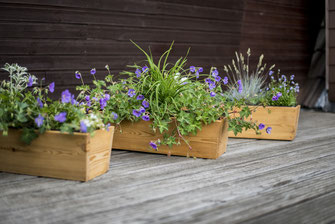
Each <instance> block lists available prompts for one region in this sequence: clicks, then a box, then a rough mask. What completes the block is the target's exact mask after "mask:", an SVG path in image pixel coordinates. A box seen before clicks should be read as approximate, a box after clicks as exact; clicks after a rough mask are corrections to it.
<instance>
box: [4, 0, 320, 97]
mask: <svg viewBox="0 0 335 224" xmlns="http://www.w3.org/2000/svg"><path fill="white" fill-rule="evenodd" d="M309 10H310V5H309V4H307V3H306V1H304V0H244V1H243V0H206V1H200V0H152V1H150V0H113V1H110V0H95V1H89V0H67V1H66V0H0V39H1V41H0V64H4V63H5V62H10V63H14V62H16V63H19V64H21V65H23V66H26V67H28V68H29V69H30V71H31V72H32V73H34V74H37V75H38V76H39V77H45V78H46V80H47V82H51V81H55V82H56V86H57V87H58V91H57V94H58V93H59V92H60V91H61V90H63V89H65V88H69V89H73V87H74V85H76V84H78V83H79V82H78V80H76V79H75V77H74V72H75V71H76V70H80V71H81V72H82V73H85V72H86V74H87V76H86V77H85V80H86V81H87V82H88V83H89V82H90V77H89V75H88V73H89V69H90V68H92V67H96V68H97V70H98V76H99V77H103V76H104V75H105V72H104V69H103V68H104V66H105V65H106V64H109V66H110V67H111V69H112V71H113V72H114V73H115V74H117V73H118V72H119V71H122V70H124V69H125V68H126V65H128V64H132V63H133V62H135V61H136V62H140V61H141V60H143V59H144V57H143V55H142V54H141V53H140V52H139V51H138V50H137V49H136V48H135V47H134V46H133V45H132V44H131V43H130V42H129V39H132V40H134V41H135V42H137V43H139V44H140V45H141V46H142V47H144V48H147V47H148V46H151V50H152V52H153V54H154V55H160V54H161V53H162V52H163V51H164V50H165V49H166V48H167V47H168V46H169V44H170V43H171V42H172V41H173V40H175V47H174V49H175V51H174V53H173V55H172V58H171V59H176V57H179V56H183V55H184V54H185V53H186V51H187V48H188V47H191V51H190V54H189V57H188V58H189V65H196V66H203V67H205V68H206V69H208V68H209V67H210V66H217V67H218V68H219V69H220V72H221V74H223V70H222V67H223V65H224V64H227V63H230V62H231V58H232V57H233V56H234V51H236V50H241V51H243V52H245V51H246V49H247V48H248V47H250V48H251V49H252V54H253V55H254V56H255V57H254V60H256V59H257V58H258V56H259V54H261V53H264V54H265V61H266V62H267V63H268V64H273V63H275V64H276V65H277V67H279V68H281V70H282V71H283V72H284V73H285V74H295V75H296V76H297V78H298V81H300V82H303V81H304V80H305V76H306V74H307V70H308V67H309V63H310V57H311V52H312V48H313V44H314V43H313V42H314V39H313V38H314V37H313V35H312V34H311V32H312V31H311V29H310V28H309V24H310V12H309ZM0 76H1V78H4V77H5V76H4V74H3V73H1V74H0Z"/></svg>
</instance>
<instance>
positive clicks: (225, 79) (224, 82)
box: [223, 76, 228, 85]
mask: <svg viewBox="0 0 335 224" xmlns="http://www.w3.org/2000/svg"><path fill="white" fill-rule="evenodd" d="M223 84H225V85H227V84H228V77H227V76H225V77H224V78H223Z"/></svg>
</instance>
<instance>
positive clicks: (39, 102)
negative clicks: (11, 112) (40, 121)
mask: <svg viewBox="0 0 335 224" xmlns="http://www.w3.org/2000/svg"><path fill="white" fill-rule="evenodd" d="M36 101H37V103H38V106H39V107H40V108H42V107H43V103H42V101H41V99H40V98H39V97H37V99H36Z"/></svg>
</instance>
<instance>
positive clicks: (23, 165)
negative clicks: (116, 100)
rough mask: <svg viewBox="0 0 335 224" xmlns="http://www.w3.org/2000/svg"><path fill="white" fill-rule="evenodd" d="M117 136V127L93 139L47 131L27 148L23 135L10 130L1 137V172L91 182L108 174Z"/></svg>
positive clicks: (84, 134) (83, 134)
mask: <svg viewBox="0 0 335 224" xmlns="http://www.w3.org/2000/svg"><path fill="white" fill-rule="evenodd" d="M113 133H114V127H110V131H109V132H108V131H105V130H98V131H96V132H95V135H94V136H93V137H91V135H90V134H88V133H74V134H67V133H61V132H59V131H47V132H45V133H44V134H41V135H40V136H39V137H38V138H37V139H35V140H33V141H32V142H31V144H30V145H26V144H24V143H22V142H21V141H20V135H21V131H20V130H16V129H10V130H9V133H8V136H2V133H0V171H5V172H10V173H20V174H29V175H35V176H44V177H54V178H61V179H69V180H80V181H88V180H90V179H92V178H94V177H96V176H99V175H101V174H103V173H105V172H107V171H108V169H109V161H110V154H111V147H112V142H113Z"/></svg>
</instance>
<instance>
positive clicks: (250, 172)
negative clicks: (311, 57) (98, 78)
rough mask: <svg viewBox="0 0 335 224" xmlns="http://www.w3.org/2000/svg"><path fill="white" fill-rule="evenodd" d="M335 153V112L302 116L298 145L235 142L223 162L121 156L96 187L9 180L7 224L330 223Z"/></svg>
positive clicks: (1, 192) (0, 185)
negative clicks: (78, 223) (109, 223)
mask: <svg viewBox="0 0 335 224" xmlns="http://www.w3.org/2000/svg"><path fill="white" fill-rule="evenodd" d="M334 145H335V114H326V113H319V112H313V111H305V110H302V111H301V117H300V121H299V130H298V133H297V137H296V139H295V140H294V141H292V142H288V141H271V140H253V139H248V140H246V139H229V142H228V147H227V152H226V153H225V154H224V155H223V156H221V157H220V158H219V159H217V160H206V159H189V158H184V157H177V156H172V157H167V156H164V155H155V154H147V153H135V152H124V151H117V150H113V152H112V158H111V169H110V171H109V172H108V173H107V174H105V175H103V176H101V177H98V178H96V179H94V180H92V181H90V182H88V183H81V182H76V181H63V180H57V179H51V178H38V177H33V176H26V175H15V174H8V173H0V220H1V221H0V223H2V222H3V223H74V222H75V223H77V222H80V223H108V222H112V223H218V222H219V223H222V222H225V223H226V222H227V223H240V222H249V223H269V222H270V221H273V222H274V223H283V222H300V221H301V222H303V221H305V222H309V223H322V222H324V223H328V222H331V221H334V220H335V213H334V212H333V211H334V210H335V203H332V200H333V199H334V197H335V196H334V194H335V193H334V192H335V150H334ZM313 208H314V210H313ZM315 208H317V209H315ZM311 210H313V211H311ZM313 214H314V215H313ZM306 220H307V221H306Z"/></svg>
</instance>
